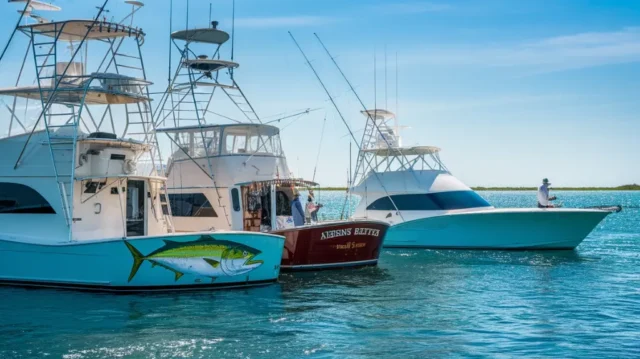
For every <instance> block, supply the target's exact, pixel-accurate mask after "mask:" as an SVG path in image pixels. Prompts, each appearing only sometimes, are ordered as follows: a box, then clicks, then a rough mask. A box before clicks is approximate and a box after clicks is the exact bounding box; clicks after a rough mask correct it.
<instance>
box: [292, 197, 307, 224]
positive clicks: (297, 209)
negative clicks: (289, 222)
mask: <svg viewBox="0 0 640 359" xmlns="http://www.w3.org/2000/svg"><path fill="white" fill-rule="evenodd" d="M293 197H294V199H293V201H291V215H292V216H293V225H294V226H296V227H298V226H304V210H303V209H302V203H300V192H298V190H294V191H293Z"/></svg>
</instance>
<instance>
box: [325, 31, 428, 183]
mask: <svg viewBox="0 0 640 359" xmlns="http://www.w3.org/2000/svg"><path fill="white" fill-rule="evenodd" d="M313 35H314V36H315V37H316V39H317V40H318V42H319V43H320V45H321V46H322V48H323V49H324V51H325V52H326V53H327V56H329V58H330V59H331V62H333V64H334V65H335V67H336V69H337V70H338V72H340V75H341V76H342V78H343V79H344V81H345V82H346V83H347V85H349V88H350V89H351V92H352V93H353V94H354V95H355V96H356V99H358V102H359V103H360V105H361V106H362V109H363V110H364V111H367V107H366V106H365V104H364V102H363V101H362V99H361V98H360V96H359V95H358V93H357V92H356V90H355V88H354V87H353V85H352V84H351V81H349V79H348V78H347V75H345V73H344V72H343V71H342V69H341V68H340V65H338V63H337V62H336V60H335V58H334V57H333V56H332V55H331V53H330V52H329V49H327V47H326V46H325V45H324V42H322V40H321V39H320V36H318V34H317V33H315V32H314V33H313ZM374 70H375V69H374ZM374 75H375V72H374ZM374 86H375V83H374ZM374 107H375V106H374ZM374 111H376V110H375V109H374ZM374 116H375V115H374ZM367 117H368V119H369V120H371V122H372V123H373V126H374V127H375V129H376V130H377V131H378V134H380V136H381V138H382V139H383V140H384V142H385V143H386V145H387V147H388V148H391V147H392V146H391V143H389V141H388V140H387V136H386V135H385V134H384V133H383V132H382V131H381V130H380V127H379V126H378V124H377V123H376V121H375V119H374V118H372V117H371V114H370V113H367ZM365 136H366V132H365V133H363V134H362V140H363V141H364V138H365ZM359 147H360V146H359ZM398 152H399V153H400V155H401V156H402V160H403V161H404V162H407V163H408V162H409V160H408V159H407V158H406V156H405V155H404V154H403V153H402V151H400V149H398ZM359 166H360V163H356V169H355V172H356V173H358V169H359ZM354 180H356V178H354ZM416 181H418V179H417V178H416ZM418 182H420V181H418Z"/></svg>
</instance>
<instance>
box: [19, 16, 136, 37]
mask: <svg viewBox="0 0 640 359" xmlns="http://www.w3.org/2000/svg"><path fill="white" fill-rule="evenodd" d="M92 25H93V28H91V26H92ZM89 28H91V31H90V32H89V34H87V30H89ZM18 29H20V31H22V32H24V33H27V34H29V33H30V32H31V31H33V33H34V34H38V35H44V36H48V37H52V38H55V39H56V40H62V41H82V39H84V38H85V35H86V36H87V37H86V38H87V40H106V39H113V38H119V37H136V38H139V39H144V35H145V34H144V32H142V30H141V29H138V28H133V27H130V26H126V25H122V24H118V23H115V22H109V21H96V20H67V21H56V22H46V23H41V24H40V23H36V24H29V25H22V26H20V27H19V28H18Z"/></svg>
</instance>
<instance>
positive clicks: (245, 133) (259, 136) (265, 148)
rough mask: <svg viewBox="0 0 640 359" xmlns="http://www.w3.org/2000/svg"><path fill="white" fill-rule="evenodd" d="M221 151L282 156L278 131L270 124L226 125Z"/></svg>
mask: <svg viewBox="0 0 640 359" xmlns="http://www.w3.org/2000/svg"><path fill="white" fill-rule="evenodd" d="M222 153H223V154H254V153H259V154H267V155H275V156H282V150H281V147H280V137H279V132H278V130H277V129H276V128H272V127H270V126H226V127H225V130H224V132H223V139H222Z"/></svg>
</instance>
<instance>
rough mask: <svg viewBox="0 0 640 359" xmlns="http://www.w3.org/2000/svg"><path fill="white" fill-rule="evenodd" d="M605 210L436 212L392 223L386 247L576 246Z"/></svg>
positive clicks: (538, 248) (522, 247) (596, 223)
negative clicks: (435, 214)
mask: <svg viewBox="0 0 640 359" xmlns="http://www.w3.org/2000/svg"><path fill="white" fill-rule="evenodd" d="M608 214H609V213H608V212H605V211H594V210H531V211H518V210H514V211H508V210H491V211H481V212H470V213H456V214H446V215H439V216H434V217H428V218H421V219H415V220H410V221H406V222H403V223H399V224H396V225H393V226H391V228H390V229H389V231H388V233H387V237H386V239H385V243H384V246H385V247H420V248H452V249H507V250H508V249H511V250H524V249H533V250H540V249H556V250H557V249H574V248H576V247H577V246H578V245H579V244H580V243H581V242H582V241H583V240H584V239H585V238H586V237H587V235H589V233H590V232H591V231H592V230H593V229H594V228H595V227H596V226H597V225H598V223H600V221H602V220H603V219H604V218H605V217H606V216H607V215H608Z"/></svg>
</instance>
